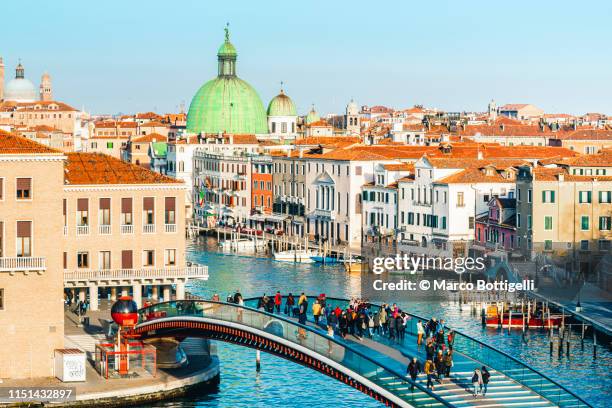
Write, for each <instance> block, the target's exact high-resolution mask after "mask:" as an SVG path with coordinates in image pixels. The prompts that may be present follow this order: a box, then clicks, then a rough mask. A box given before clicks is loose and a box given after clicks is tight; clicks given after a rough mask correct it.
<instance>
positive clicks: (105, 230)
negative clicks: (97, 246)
mask: <svg viewBox="0 0 612 408" xmlns="http://www.w3.org/2000/svg"><path fill="white" fill-rule="evenodd" d="M110 233H111V226H110V225H99V226H98V234H100V235H110Z"/></svg>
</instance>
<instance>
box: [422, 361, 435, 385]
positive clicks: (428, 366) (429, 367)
mask: <svg viewBox="0 0 612 408" xmlns="http://www.w3.org/2000/svg"><path fill="white" fill-rule="evenodd" d="M423 371H424V372H425V375H426V376H427V388H431V390H432V391H433V390H434V383H433V379H434V378H435V374H434V372H435V366H434V363H433V361H431V360H427V361H426V362H425V367H424V368H423Z"/></svg>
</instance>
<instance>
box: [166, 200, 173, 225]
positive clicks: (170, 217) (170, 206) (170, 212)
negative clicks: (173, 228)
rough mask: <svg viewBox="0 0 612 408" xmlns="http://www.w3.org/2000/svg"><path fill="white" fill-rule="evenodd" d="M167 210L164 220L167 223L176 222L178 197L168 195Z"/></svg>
mask: <svg viewBox="0 0 612 408" xmlns="http://www.w3.org/2000/svg"><path fill="white" fill-rule="evenodd" d="M165 204H166V211H165V212H164V221H165V223H166V224H176V197H166V199H165Z"/></svg>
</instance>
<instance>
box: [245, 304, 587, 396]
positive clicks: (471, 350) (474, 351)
mask: <svg viewBox="0 0 612 408" xmlns="http://www.w3.org/2000/svg"><path fill="white" fill-rule="evenodd" d="M315 299H316V297H314V296H309V297H308V302H309V305H312V304H313V303H314V300H315ZM257 300H258V299H247V300H245V304H252V303H253V302H256V301H257ZM296 302H297V297H296ZM348 303H349V301H348V300H346V299H338V298H330V297H327V298H326V307H327V308H329V307H331V308H335V307H336V306H339V307H340V308H341V309H346V308H347V306H348ZM380 308H381V307H380V305H375V304H371V309H372V310H373V311H374V312H379V311H380ZM404 312H405V311H404ZM406 314H408V315H409V316H410V317H411V318H410V319H409V320H408V322H407V324H406V334H410V335H413V336H416V335H417V322H418V321H419V320H420V321H422V322H423V324H425V323H426V322H427V321H428V320H429V319H425V318H423V317H421V316H418V315H415V314H412V313H408V312H406ZM448 330H449V328H448V327H446V328H445V333H446V334H448ZM454 332H455V341H454V345H453V349H454V350H455V351H456V352H459V353H461V354H463V355H466V356H468V357H470V358H472V359H474V360H476V361H478V362H480V363H482V364H483V365H486V366H487V367H492V368H494V369H495V370H497V371H500V372H502V373H504V374H505V375H506V376H508V377H509V378H511V379H512V380H514V381H516V382H518V383H520V384H522V385H524V386H526V387H528V388H530V389H532V390H533V391H535V392H536V393H538V394H540V395H541V396H543V397H544V398H546V399H548V400H549V401H551V402H552V403H554V404H555V405H558V406H560V407H569V406H571V407H590V406H591V405H589V404H588V403H587V402H586V401H584V400H583V399H582V398H580V397H578V396H577V395H575V394H574V393H572V392H571V391H569V390H568V389H567V388H565V387H563V386H562V385H561V384H558V383H557V382H556V381H554V380H552V379H550V378H549V377H547V376H546V375H544V374H542V373H540V372H539V371H536V370H535V369H533V368H531V367H530V366H528V365H527V364H526V363H523V362H521V361H519V360H517V359H516V358H514V357H512V356H510V355H508V354H506V353H504V352H503V351H500V350H497V349H496V348H494V347H492V346H489V345H488V344H485V343H483V342H481V341H479V340H476V339H474V338H472V337H470V336H468V335H466V334H463V333H461V332H458V331H457V330H454Z"/></svg>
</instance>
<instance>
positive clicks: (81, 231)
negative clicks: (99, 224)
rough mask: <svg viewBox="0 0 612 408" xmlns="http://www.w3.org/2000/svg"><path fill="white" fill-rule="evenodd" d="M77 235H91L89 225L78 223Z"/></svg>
mask: <svg viewBox="0 0 612 408" xmlns="http://www.w3.org/2000/svg"><path fill="white" fill-rule="evenodd" d="M76 233H77V235H89V225H77V227H76Z"/></svg>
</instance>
